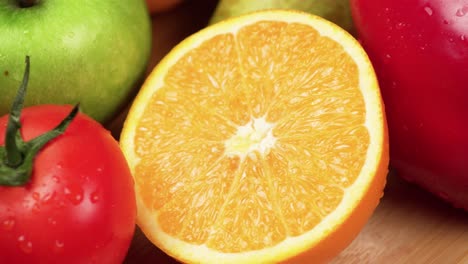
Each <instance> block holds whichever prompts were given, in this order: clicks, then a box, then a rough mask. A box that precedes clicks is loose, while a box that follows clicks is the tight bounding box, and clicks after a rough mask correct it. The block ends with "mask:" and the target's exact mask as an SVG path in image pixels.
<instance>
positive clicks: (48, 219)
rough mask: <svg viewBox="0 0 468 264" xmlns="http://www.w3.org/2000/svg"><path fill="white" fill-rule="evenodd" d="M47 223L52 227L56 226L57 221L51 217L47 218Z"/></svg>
mask: <svg viewBox="0 0 468 264" xmlns="http://www.w3.org/2000/svg"><path fill="white" fill-rule="evenodd" d="M47 223H49V225H52V226H55V225H57V221H56V220H55V219H54V218H52V217H49V218H47Z"/></svg>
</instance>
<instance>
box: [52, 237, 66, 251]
mask: <svg viewBox="0 0 468 264" xmlns="http://www.w3.org/2000/svg"><path fill="white" fill-rule="evenodd" d="M64 246H65V243H64V242H63V241H62V240H55V243H54V251H55V252H57V251H61V250H62V249H63V247H64Z"/></svg>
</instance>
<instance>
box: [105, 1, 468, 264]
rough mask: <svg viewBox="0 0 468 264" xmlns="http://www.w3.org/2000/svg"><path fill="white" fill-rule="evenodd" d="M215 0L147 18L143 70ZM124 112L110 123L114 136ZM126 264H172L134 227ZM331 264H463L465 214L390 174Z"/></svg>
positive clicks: (467, 257)
mask: <svg viewBox="0 0 468 264" xmlns="http://www.w3.org/2000/svg"><path fill="white" fill-rule="evenodd" d="M216 2H217V1H216V0H204V1H189V0H186V2H185V3H183V4H182V5H180V6H178V7H177V8H176V9H175V10H172V11H170V12H166V13H163V14H157V15H154V16H153V17H152V21H153V53H152V56H151V62H150V65H149V67H148V72H149V71H150V70H151V69H152V68H153V67H154V66H155V65H156V64H157V63H158V62H159V60H160V59H161V58H162V57H163V56H164V55H165V54H166V53H167V52H168V51H169V50H170V49H171V48H172V47H173V46H174V45H176V44H177V43H178V42H180V41H181V40H182V39H184V38H185V37H187V36H188V35H190V34H192V33H194V32H196V31H197V30H199V29H201V28H203V27H204V26H205V25H206V24H207V21H208V19H209V17H210V15H211V13H212V12H213V9H214V7H215V5H216ZM125 115H126V110H125V111H123V112H122V114H121V115H120V116H119V117H118V118H117V119H116V120H115V121H114V122H113V123H112V124H110V125H109V129H110V130H111V131H112V132H113V134H114V135H115V136H116V137H117V138H118V135H119V131H120V129H121V125H122V122H123V120H124V119H125ZM124 263H125V264H146V263H161V264H162V263H177V262H176V261H174V260H173V259H171V258H170V257H168V256H167V255H166V254H164V253H163V252H162V251H160V250H159V249H158V248H156V247H155V246H153V245H152V244H151V243H150V242H149V241H148V240H147V239H146V238H145V236H144V235H143V234H142V233H141V231H140V230H139V229H138V228H137V230H136V233H135V236H134V239H133V241H132V244H131V247H130V249H129V252H128V255H127V258H126V260H125V262H124ZM332 263H333V264H366V263H377V264H387V263H388V264H400V263H408V264H468V213H466V212H463V211H461V210H456V209H453V208H451V207H450V206H449V205H448V204H445V203H443V202H442V201H440V200H438V199H437V198H435V197H434V196H432V195H430V194H428V193H426V192H425V191H423V190H421V189H419V188H417V187H416V186H413V185H411V184H409V183H406V182H404V181H403V180H401V179H399V178H398V177H397V176H395V175H390V176H389V179H388V184H387V187H386V190H385V195H384V197H383V199H382V201H381V203H380V205H379V206H378V208H377V210H376V211H375V213H374V215H373V217H372V218H371V219H370V221H369V222H368V224H367V225H366V226H365V228H364V229H363V230H362V232H361V233H360V235H359V236H358V237H357V238H356V239H355V241H354V242H353V243H352V244H351V245H350V246H349V247H348V248H347V249H346V250H344V251H343V252H342V253H341V254H340V255H339V256H338V257H337V258H336V259H335V260H334V261H333V262H332Z"/></svg>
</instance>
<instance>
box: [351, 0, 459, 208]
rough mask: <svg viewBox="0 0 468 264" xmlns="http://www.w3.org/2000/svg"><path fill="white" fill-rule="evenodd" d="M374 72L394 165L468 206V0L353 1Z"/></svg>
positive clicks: (397, 168)
mask: <svg viewBox="0 0 468 264" xmlns="http://www.w3.org/2000/svg"><path fill="white" fill-rule="evenodd" d="M351 7H352V14H353V19H354V22H355V25H356V28H357V31H358V35H359V39H360V41H361V43H362V45H363V47H364V48H365V50H366V51H367V53H368V55H369V57H370V59H371V61H372V63H373V65H374V67H375V70H376V72H377V76H378V79H379V83H380V86H381V90H382V96H383V99H384V102H385V107H386V114H387V119H388V120H387V121H388V126H389V134H390V158H391V161H390V163H391V166H392V167H393V168H395V170H396V172H397V174H399V175H401V176H402V177H404V178H405V179H407V180H409V181H413V182H415V183H417V184H419V185H421V186H423V187H424V188H426V189H428V190H429V191H431V192H433V193H434V194H436V195H438V196H439V197H441V198H443V199H445V200H447V201H449V202H451V203H452V204H453V205H454V206H456V207H461V208H464V209H465V210H468V165H467V164H468V162H467V161H468V122H467V119H466V117H467V116H468V79H467V78H468V0H413V1H404V0H379V1H375V0H351Z"/></svg>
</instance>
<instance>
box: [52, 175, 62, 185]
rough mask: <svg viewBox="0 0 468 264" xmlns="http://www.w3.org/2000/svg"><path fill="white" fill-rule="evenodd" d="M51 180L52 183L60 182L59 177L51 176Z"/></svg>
mask: <svg viewBox="0 0 468 264" xmlns="http://www.w3.org/2000/svg"><path fill="white" fill-rule="evenodd" d="M52 180H53V181H54V182H56V183H59V182H60V179H59V177H57V176H53V177H52Z"/></svg>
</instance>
